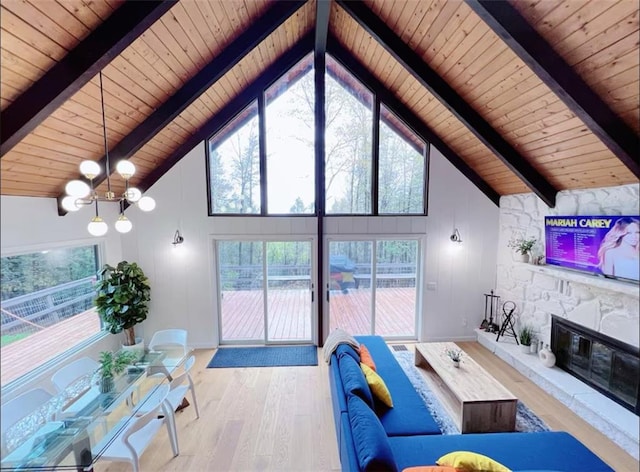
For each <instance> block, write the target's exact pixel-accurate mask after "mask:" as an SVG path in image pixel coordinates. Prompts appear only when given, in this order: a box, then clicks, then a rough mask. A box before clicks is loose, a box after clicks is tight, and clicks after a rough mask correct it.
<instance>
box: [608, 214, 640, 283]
mask: <svg viewBox="0 0 640 472" xmlns="http://www.w3.org/2000/svg"><path fill="white" fill-rule="evenodd" d="M639 246H640V220H637V219H635V218H628V217H624V218H620V219H619V220H618V221H616V223H615V224H614V225H613V227H612V228H611V229H610V230H609V232H608V233H607V234H606V235H605V237H604V239H603V240H602V244H600V249H599V250H598V258H599V259H600V265H599V267H600V270H601V271H602V273H603V274H605V275H611V276H614V277H621V278H625V279H632V280H639V279H640V256H639Z"/></svg>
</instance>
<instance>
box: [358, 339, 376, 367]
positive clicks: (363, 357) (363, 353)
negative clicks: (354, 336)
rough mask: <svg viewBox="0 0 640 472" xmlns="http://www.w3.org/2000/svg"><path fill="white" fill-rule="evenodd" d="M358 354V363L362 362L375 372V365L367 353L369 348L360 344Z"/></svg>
mask: <svg viewBox="0 0 640 472" xmlns="http://www.w3.org/2000/svg"><path fill="white" fill-rule="evenodd" d="M358 353H359V354H360V362H362V363H363V364H364V365H366V366H369V368H370V369H371V370H376V363H375V362H374V361H373V357H371V353H370V352H369V348H368V347H367V346H365V345H364V344H360V348H359V349H358Z"/></svg>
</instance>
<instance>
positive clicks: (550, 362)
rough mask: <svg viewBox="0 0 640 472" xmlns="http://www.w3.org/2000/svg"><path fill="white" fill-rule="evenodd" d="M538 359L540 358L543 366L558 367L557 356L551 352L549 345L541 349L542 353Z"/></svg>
mask: <svg viewBox="0 0 640 472" xmlns="http://www.w3.org/2000/svg"><path fill="white" fill-rule="evenodd" d="M538 357H539V358H540V361H541V362H542V365H543V366H545V367H553V366H554V365H556V355H555V354H554V353H553V352H551V349H549V345H548V344H547V345H545V347H544V348H542V349H540V352H538Z"/></svg>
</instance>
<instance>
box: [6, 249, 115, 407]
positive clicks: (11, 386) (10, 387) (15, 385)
mask: <svg viewBox="0 0 640 472" xmlns="http://www.w3.org/2000/svg"><path fill="white" fill-rule="evenodd" d="M83 246H95V247H96V256H97V259H98V261H97V266H98V269H99V268H100V267H102V266H103V265H104V264H105V263H106V243H105V241H104V240H98V241H97V240H96V239H95V238H91V239H89V238H83V239H75V240H70V241H56V242H49V243H38V244H30V245H26V246H14V247H11V248H2V249H1V250H0V257H1V258H4V257H12V256H21V255H26V254H32V253H36V252H42V251H50V250H56V249H71V248H77V247H83ZM96 275H97V274H96ZM100 324H101V329H100V331H99V332H97V333H95V334H93V335H92V336H90V337H88V338H87V339H85V340H84V341H81V342H80V343H78V344H76V345H74V346H71V347H70V348H69V349H66V350H65V351H63V352H61V353H59V354H57V355H55V356H53V357H52V358H51V359H49V360H48V361H46V362H44V363H43V364H41V365H39V366H37V367H35V368H33V369H31V370H30V371H29V372H27V373H25V374H23V375H21V376H20V377H18V378H16V379H14V380H12V381H10V382H8V383H7V384H5V385H3V386H2V394H3V395H9V394H10V393H11V392H14V391H16V390H18V389H21V388H23V387H24V386H25V385H27V384H30V383H32V382H34V381H36V380H38V378H39V377H41V376H42V375H43V374H44V373H46V372H47V371H50V370H52V369H53V368H54V367H56V366H58V365H61V364H64V363H65V362H66V361H67V360H68V359H69V358H70V357H73V356H75V355H76V354H77V353H79V352H80V351H83V350H85V349H87V348H88V347H90V346H92V345H95V344H97V343H98V342H100V340H102V339H104V338H106V337H107V336H109V334H110V333H109V332H108V331H107V330H106V329H105V328H104V324H103V323H102V320H101V322H100Z"/></svg>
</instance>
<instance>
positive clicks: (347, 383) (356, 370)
mask: <svg viewBox="0 0 640 472" xmlns="http://www.w3.org/2000/svg"><path fill="white" fill-rule="evenodd" d="M338 368H339V370H340V377H342V387H343V388H344V391H345V393H346V395H347V397H348V396H349V393H352V394H354V395H357V396H358V397H360V398H362V399H363V400H364V401H365V402H366V403H367V405H369V408H373V396H372V395H371V390H370V389H369V385H368V384H367V379H365V377H364V374H363V373H362V369H361V368H360V364H358V363H357V362H356V361H355V360H354V359H353V357H351V356H349V355H343V356H342V357H340V358H338ZM347 409H348V406H347Z"/></svg>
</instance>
